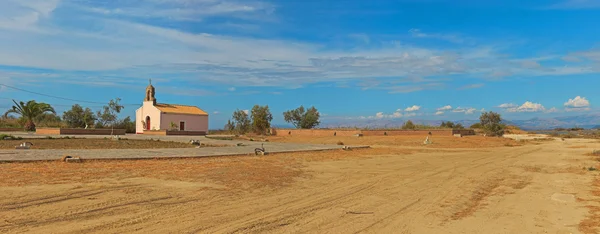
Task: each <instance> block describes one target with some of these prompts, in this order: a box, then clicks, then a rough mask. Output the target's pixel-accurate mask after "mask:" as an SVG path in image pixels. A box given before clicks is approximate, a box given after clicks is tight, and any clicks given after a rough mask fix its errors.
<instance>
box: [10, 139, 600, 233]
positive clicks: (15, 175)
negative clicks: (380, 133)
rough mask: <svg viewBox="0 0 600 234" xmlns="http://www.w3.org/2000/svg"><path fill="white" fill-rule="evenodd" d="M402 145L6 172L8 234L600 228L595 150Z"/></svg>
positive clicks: (559, 144)
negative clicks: (599, 225) (26, 233)
mask: <svg viewBox="0 0 600 234" xmlns="http://www.w3.org/2000/svg"><path fill="white" fill-rule="evenodd" d="M274 140H275V139H274ZM278 140H279V141H289V142H294V141H295V142H303V141H306V139H278ZM339 140H340V138H335V139H320V140H317V141H315V142H312V143H318V142H323V141H332V142H336V141H339ZM353 140H354V141H360V142H350V141H353ZM405 140H407V142H406V143H398V144H394V138H387V140H384V139H380V138H379V139H378V138H367V137H365V138H361V139H359V138H347V139H342V141H348V143H354V144H364V143H367V142H371V143H377V142H381V141H383V142H382V143H380V144H378V145H374V146H373V148H372V149H360V150H353V151H342V150H339V151H331V152H313V153H294V154H276V155H271V156H267V157H218V158H200V159H177V160H138V161H105V162H102V161H97V162H89V163H82V164H66V163H59V162H45V163H5V164H0V177H1V178H3V179H2V180H0V217H1V218H0V232H2V233H22V232H31V233H598V232H599V231H600V229H598V224H599V222H600V208H599V207H600V202H599V201H600V181H599V180H598V178H600V173H599V172H598V171H592V170H589V169H588V168H589V167H596V168H598V166H600V165H599V164H600V161H598V160H599V158H600V157H599V156H592V155H590V153H591V152H592V151H593V150H594V149H600V144H599V143H598V142H597V141H591V140H583V139H567V140H566V141H560V140H554V141H548V140H546V141H540V142H525V143H519V144H517V143H515V142H512V141H510V140H508V139H491V138H487V139H483V138H476V137H473V138H469V137H465V138H444V139H434V144H432V145H430V146H422V145H419V144H418V142H419V141H422V140H423V139H420V137H419V138H414V140H411V139H405ZM395 141H396V142H402V141H399V139H395ZM413 141H414V142H416V143H413ZM345 143H346V142H345Z"/></svg>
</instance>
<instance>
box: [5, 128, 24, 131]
mask: <svg viewBox="0 0 600 234" xmlns="http://www.w3.org/2000/svg"><path fill="white" fill-rule="evenodd" d="M20 131H23V129H22V128H0V132H20Z"/></svg>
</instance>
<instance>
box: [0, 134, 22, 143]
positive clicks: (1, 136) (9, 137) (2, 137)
mask: <svg viewBox="0 0 600 234" xmlns="http://www.w3.org/2000/svg"><path fill="white" fill-rule="evenodd" d="M2 140H23V138H22V137H15V136H13V135H7V134H0V141H2Z"/></svg>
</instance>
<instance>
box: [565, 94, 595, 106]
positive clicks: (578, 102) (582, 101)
mask: <svg viewBox="0 0 600 234" xmlns="http://www.w3.org/2000/svg"><path fill="white" fill-rule="evenodd" d="M564 105H565V107H568V108H585V107H590V101H589V100H587V99H586V98H585V97H580V96H577V97H575V98H573V99H569V101H567V102H565V104H564Z"/></svg>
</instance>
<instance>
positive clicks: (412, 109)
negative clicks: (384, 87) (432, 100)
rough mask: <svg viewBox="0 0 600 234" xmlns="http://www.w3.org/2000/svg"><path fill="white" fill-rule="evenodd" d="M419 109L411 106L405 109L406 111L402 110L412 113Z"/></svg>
mask: <svg viewBox="0 0 600 234" xmlns="http://www.w3.org/2000/svg"><path fill="white" fill-rule="evenodd" d="M420 109H421V106H417V105H414V106H411V107H407V108H406V109H404V111H407V112H413V111H418V110H420Z"/></svg>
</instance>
